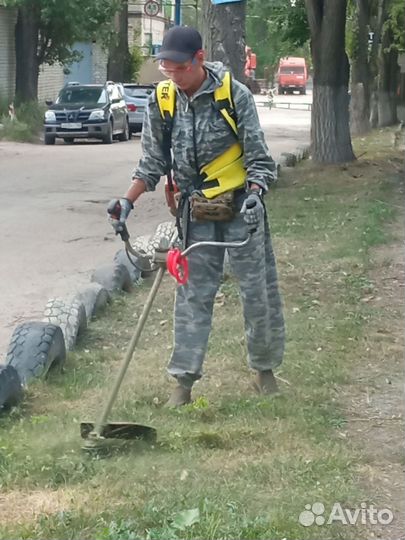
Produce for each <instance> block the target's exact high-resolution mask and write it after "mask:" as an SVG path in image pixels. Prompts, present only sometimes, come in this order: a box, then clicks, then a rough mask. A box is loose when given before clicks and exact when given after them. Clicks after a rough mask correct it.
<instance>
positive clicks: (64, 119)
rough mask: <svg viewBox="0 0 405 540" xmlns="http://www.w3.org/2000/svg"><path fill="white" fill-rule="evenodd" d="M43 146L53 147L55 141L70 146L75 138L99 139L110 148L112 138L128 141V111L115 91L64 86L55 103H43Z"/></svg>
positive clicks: (107, 87)
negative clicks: (61, 140)
mask: <svg viewBox="0 0 405 540" xmlns="http://www.w3.org/2000/svg"><path fill="white" fill-rule="evenodd" d="M46 104H47V105H48V107H49V108H48V110H47V111H46V112H45V120H44V139H45V144H55V139H56V137H60V138H62V139H64V141H65V142H66V143H72V142H73V140H74V139H76V138H86V139H87V138H89V139H101V140H102V141H103V142H104V143H106V144H111V143H112V142H113V138H114V137H115V136H117V137H118V139H119V140H120V141H127V140H128V139H129V123H128V110H127V107H126V105H125V100H124V97H123V95H122V93H121V91H120V89H119V87H118V86H117V85H116V84H115V83H113V82H111V81H109V82H107V83H106V84H104V85H103V84H80V83H73V82H72V83H68V84H67V85H66V86H64V87H63V88H62V90H61V91H60V92H59V95H58V97H57V99H56V102H55V103H53V102H52V101H46Z"/></svg>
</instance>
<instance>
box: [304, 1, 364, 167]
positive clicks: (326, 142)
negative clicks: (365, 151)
mask: <svg viewBox="0 0 405 540" xmlns="http://www.w3.org/2000/svg"><path fill="white" fill-rule="evenodd" d="M305 4H306V7H307V15H308V23H309V28H310V32H311V54H312V62H313V68H314V90H313V104H312V117H311V139H312V158H313V159H314V161H316V162H318V163H341V162H346V161H351V160H354V159H355V156H354V153H353V149H352V143H351V138H350V130H349V94H348V85H349V61H348V58H347V55H346V51H345V23H346V4H347V0H339V1H336V0H305Z"/></svg>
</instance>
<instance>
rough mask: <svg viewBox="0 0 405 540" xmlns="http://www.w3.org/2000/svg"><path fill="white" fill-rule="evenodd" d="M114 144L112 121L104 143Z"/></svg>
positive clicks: (104, 137)
mask: <svg viewBox="0 0 405 540" xmlns="http://www.w3.org/2000/svg"><path fill="white" fill-rule="evenodd" d="M112 142H113V125H112V121H110V122H109V123H108V131H107V133H106V134H105V135H104V136H103V143H104V144H112Z"/></svg>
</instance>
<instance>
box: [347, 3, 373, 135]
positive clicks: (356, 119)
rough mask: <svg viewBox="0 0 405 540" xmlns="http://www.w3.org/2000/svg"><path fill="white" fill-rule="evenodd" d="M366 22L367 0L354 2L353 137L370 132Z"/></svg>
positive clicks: (351, 119)
mask: <svg viewBox="0 0 405 540" xmlns="http://www.w3.org/2000/svg"><path fill="white" fill-rule="evenodd" d="M368 21H369V5H368V0H356V14H355V45H354V47H355V50H354V54H353V59H352V77H351V99H350V128H351V132H352V134H354V135H360V134H362V133H366V132H367V131H369V130H370V69H369V65H368V27H367V25H368Z"/></svg>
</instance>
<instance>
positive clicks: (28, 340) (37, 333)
mask: <svg viewBox="0 0 405 540" xmlns="http://www.w3.org/2000/svg"><path fill="white" fill-rule="evenodd" d="M65 358H66V347H65V339H64V337H63V333H62V330H61V328H60V327H59V326H56V325H54V324H50V323H46V322H37V321H34V322H26V323H23V324H20V325H19V326H17V328H16V329H15V330H14V332H13V335H12V336H11V341H10V345H9V348H8V351H7V358H6V361H7V364H8V365H10V366H13V367H14V368H15V369H16V370H17V372H18V375H19V376H20V379H21V381H22V383H23V384H27V382H28V381H29V380H31V379H33V378H34V377H43V376H45V375H46V374H47V373H48V371H49V369H50V368H51V367H56V366H62V365H63V363H64V361H65Z"/></svg>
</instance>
